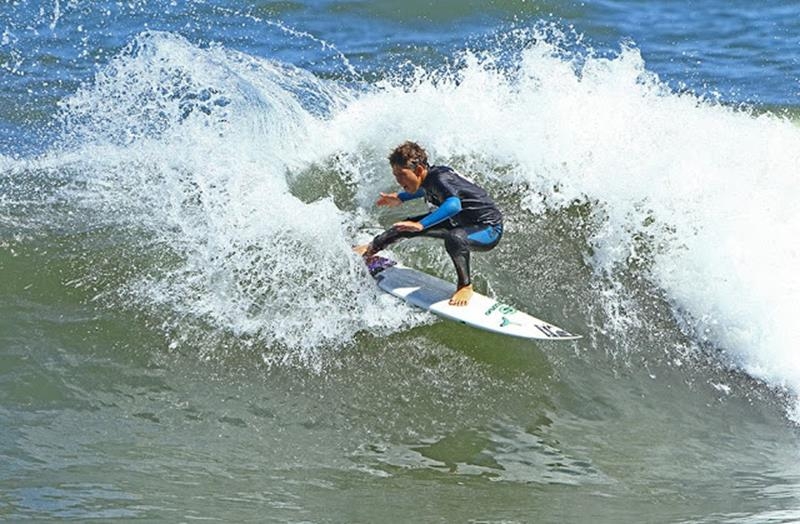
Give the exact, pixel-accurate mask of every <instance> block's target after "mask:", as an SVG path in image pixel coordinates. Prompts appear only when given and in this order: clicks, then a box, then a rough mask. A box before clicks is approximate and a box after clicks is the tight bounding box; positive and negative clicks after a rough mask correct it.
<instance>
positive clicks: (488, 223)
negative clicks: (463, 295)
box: [369, 166, 503, 289]
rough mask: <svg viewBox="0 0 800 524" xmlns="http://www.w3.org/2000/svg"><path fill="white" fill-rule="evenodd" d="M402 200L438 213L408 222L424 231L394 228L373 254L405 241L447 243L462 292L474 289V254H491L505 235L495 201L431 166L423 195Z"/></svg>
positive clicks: (379, 238) (449, 172) (375, 245)
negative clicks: (417, 202) (426, 205)
mask: <svg viewBox="0 0 800 524" xmlns="http://www.w3.org/2000/svg"><path fill="white" fill-rule="evenodd" d="M398 197H399V198H400V200H403V201H404V202H405V201H407V200H411V199H414V198H421V197H424V198H425V201H426V202H428V203H429V204H432V205H434V206H437V207H438V209H436V210H435V211H433V212H431V213H428V214H425V215H419V216H415V217H409V218H408V219H407V220H410V221H412V222H420V223H421V224H422V225H423V226H424V227H425V229H423V230H422V231H418V232H411V231H399V230H397V229H396V228H394V227H391V228H389V229H387V230H386V231H384V232H383V233H381V234H380V235H378V236H376V237H375V238H374V239H373V240H372V243H371V244H370V250H369V251H370V252H371V253H377V252H378V251H381V250H383V249H385V248H386V247H388V246H389V245H391V244H393V243H394V242H397V241H398V240H400V239H401V238H412V237H419V236H422V237H432V238H441V239H444V245H445V249H446V250H447V253H448V254H449V255H450V258H451V259H453V264H454V265H455V267H456V273H458V288H459V289H461V288H462V287H464V286H468V285H470V283H471V280H470V268H469V253H470V251H489V250H490V249H492V248H493V247H495V246H496V245H497V244H498V243H499V242H500V238H501V237H502V235H503V215H502V214H501V213H500V211H499V210H498V209H497V206H495V204H494V201H492V199H491V197H490V196H489V195H488V194H487V193H486V191H484V190H483V188H481V187H479V186H477V185H475V184H473V183H472V182H470V181H469V180H467V179H465V178H463V177H462V176H460V175H458V173H456V172H455V171H453V169H451V168H449V167H447V166H431V167H430V168H428V174H427V176H426V177H425V180H424V181H423V182H422V186H421V187H420V190H419V191H417V192H416V193H414V194H409V193H406V192H401V193H399V194H398Z"/></svg>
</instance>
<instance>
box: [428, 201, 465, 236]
mask: <svg viewBox="0 0 800 524" xmlns="http://www.w3.org/2000/svg"><path fill="white" fill-rule="evenodd" d="M460 212H461V199H460V198H458V197H457V196H451V197H449V198H447V199H446V200H445V201H444V202H442V205H441V206H439V208H438V209H437V210H436V211H434V212H433V213H431V214H429V215H427V216H425V217H424V218H423V219H422V220H420V221H419V223H420V224H422V227H423V228H424V229H428V228H429V227H432V226H435V225H436V224H438V223H439V222H443V221H445V220H447V219H448V218H453V217H454V216H456V215H457V214H459V213H460Z"/></svg>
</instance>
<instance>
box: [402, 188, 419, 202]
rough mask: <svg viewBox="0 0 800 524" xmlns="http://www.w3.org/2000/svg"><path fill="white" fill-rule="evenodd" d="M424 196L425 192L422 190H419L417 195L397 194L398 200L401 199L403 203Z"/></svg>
mask: <svg viewBox="0 0 800 524" xmlns="http://www.w3.org/2000/svg"><path fill="white" fill-rule="evenodd" d="M424 196H425V190H424V189H422V188H419V189H418V190H417V192H416V193H406V192H405V191H400V192H399V193H397V198H399V199H400V200H401V201H402V202H407V201H409V200H414V199H415V198H422V197H424Z"/></svg>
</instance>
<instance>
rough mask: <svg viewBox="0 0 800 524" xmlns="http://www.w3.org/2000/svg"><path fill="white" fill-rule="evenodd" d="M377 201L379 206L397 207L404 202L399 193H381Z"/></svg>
mask: <svg viewBox="0 0 800 524" xmlns="http://www.w3.org/2000/svg"><path fill="white" fill-rule="evenodd" d="M375 203H376V204H377V205H379V206H389V207H397V206H399V205H400V204H402V203H403V201H402V200H400V197H398V196H397V193H381V196H380V197H378V201H377V202H375Z"/></svg>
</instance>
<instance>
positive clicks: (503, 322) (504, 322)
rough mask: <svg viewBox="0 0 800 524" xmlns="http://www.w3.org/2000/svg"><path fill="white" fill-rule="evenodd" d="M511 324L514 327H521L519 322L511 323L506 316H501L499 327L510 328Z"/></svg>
mask: <svg viewBox="0 0 800 524" xmlns="http://www.w3.org/2000/svg"><path fill="white" fill-rule="evenodd" d="M511 324H514V325H515V326H521V325H522V324H520V323H519V322H512V321H511V320H509V319H508V317H506V316H503V318H502V320H500V327H506V326H510V325H511Z"/></svg>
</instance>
